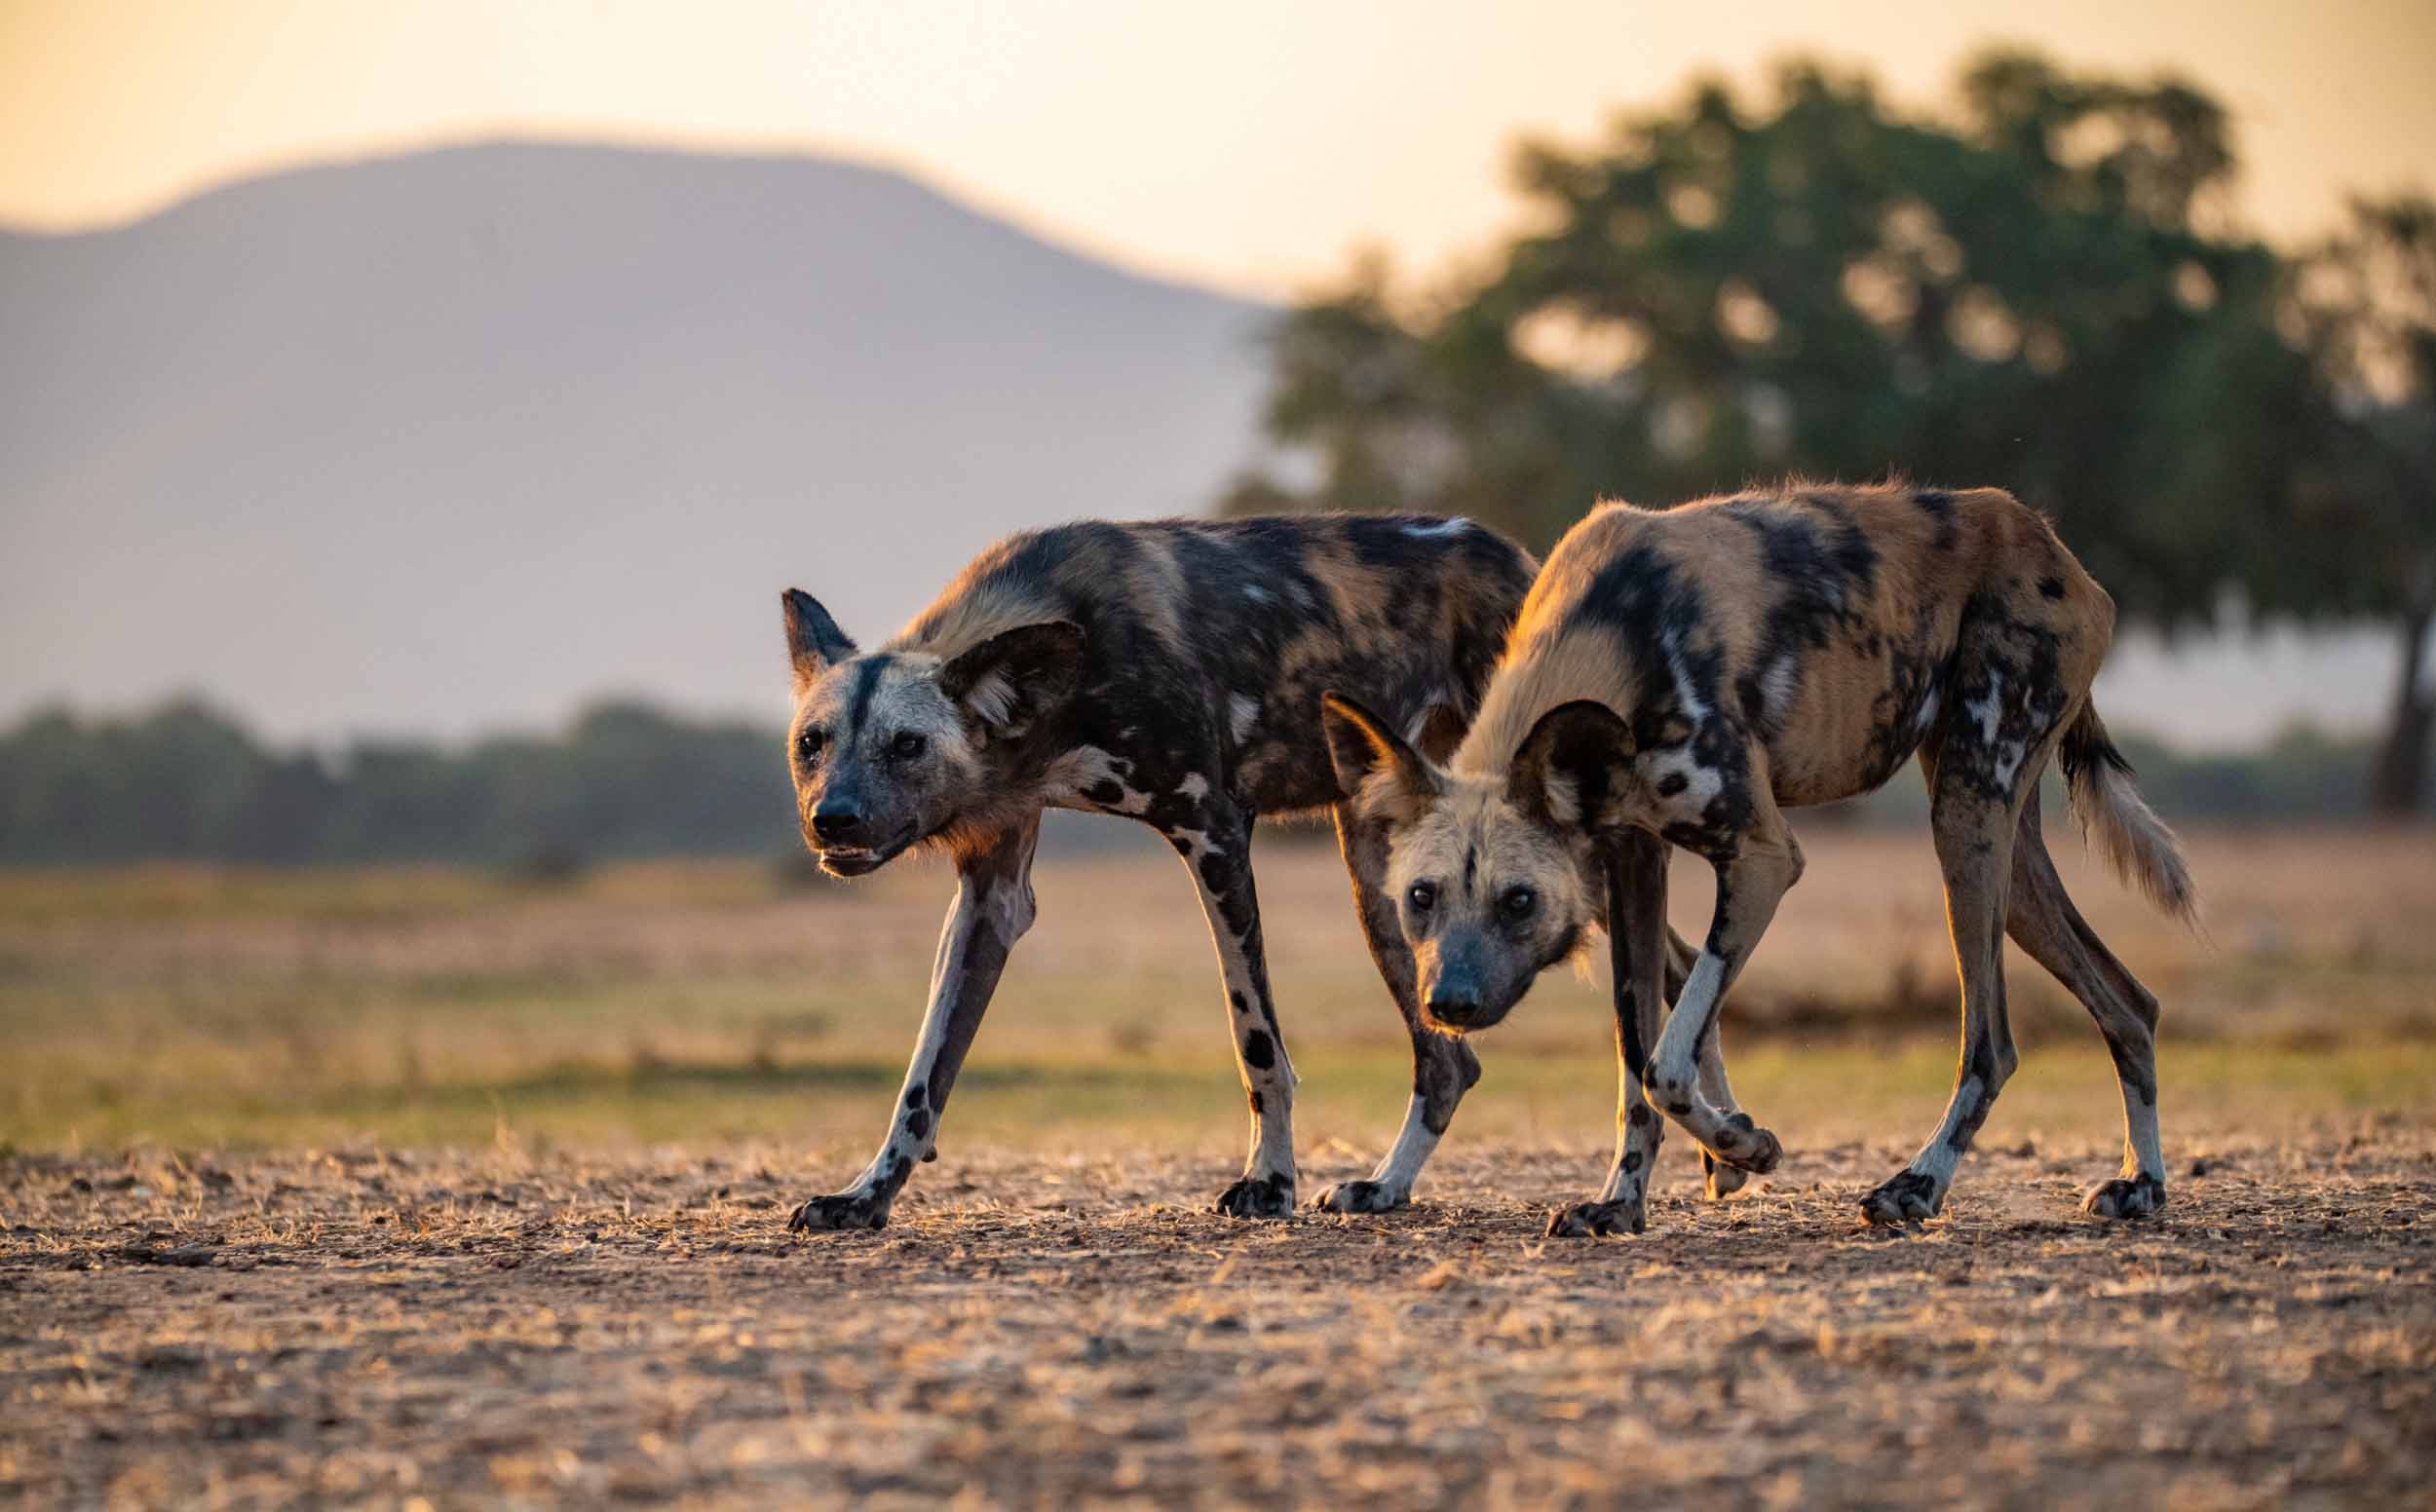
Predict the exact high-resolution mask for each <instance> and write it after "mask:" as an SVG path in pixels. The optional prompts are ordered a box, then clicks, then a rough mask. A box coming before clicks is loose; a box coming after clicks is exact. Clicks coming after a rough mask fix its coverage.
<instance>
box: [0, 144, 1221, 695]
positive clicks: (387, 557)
mask: <svg viewBox="0 0 2436 1512" xmlns="http://www.w3.org/2000/svg"><path fill="white" fill-rule="evenodd" d="M1264 313H1265V312H1264V310H1263V309H1262V307H1260V306H1258V305H1255V304H1250V303H1246V302H1243V301H1239V300H1235V299H1229V298H1223V297H1219V296H1215V295H1212V294H1210V293H1208V292H1205V291H1202V290H1199V289H1194V288H1189V287H1184V286H1180V285H1177V284H1173V283H1160V282H1156V281H1153V280H1148V279H1142V278H1137V277H1133V276H1130V275H1128V274H1125V273H1123V272H1121V271H1119V270H1117V269H1114V268H1112V267H1110V266H1107V265H1105V264H1103V263H1099V262H1096V261H1093V260H1090V259H1088V258H1085V257H1083V256H1079V255H1076V254H1074V253H1071V252H1068V251H1064V250H1061V249H1059V248H1057V247H1055V246H1048V245H1047V244H1045V243H1043V242H1041V241H1039V240H1037V239H1034V238H1032V237H1030V236H1027V235H1026V234H1024V233H1022V232H1020V231H1017V230H1015V229H1013V228H1011V227H1009V226H1008V225H1006V224H1004V223H1002V222H999V221H995V220H992V219H990V218H988V217H986V216H983V215H980V214H976V213H974V212H973V211H971V210H969V209H966V208H962V207H960V206H958V205H956V204H954V203H951V202H950V201H948V200H946V199H943V198H942V197H940V196H939V195H937V194H935V193H933V192H932V191H930V190H928V189H925V188H923V187H921V186H920V185H918V184H916V183H914V182H912V181H910V180H908V179H906V178H903V177H901V176H898V175H895V174H893V173H889V172H884V171H879V170H871V169H865V168H858V167H853V166H848V165H845V164H840V163H833V162H825V161H818V160H807V159H743V158H721V157H705V156H697V155H691V154H678V153H663V152H651V151H635V150H625V149H611V148H590V147H565V146H538V145H499V146H482V147H473V148H463V149H453V150H445V151H437V152H431V153H425V154H419V155H415V156H410V157H403V158H397V159H389V160H382V161H374V162H365V163H360V164H353V165H347V166H339V167H326V168H314V169H307V170H298V171H294V172H287V173H282V174H278V175H275V176H271V177H267V178H262V179H257V180H252V181H248V182H245V183H240V184H236V185H232V186H229V187H226V188H223V189H219V190H216V191H213V192H211V193H208V194H205V195H202V196H200V197H198V198H196V199H194V200H191V201H189V202H187V203H185V204H182V205H180V206H178V207H176V208H172V209H170V210H168V211H165V212H163V213H161V214H158V215H155V216H153V217H151V218H149V219H146V220H144V221H142V222H139V223H137V224H134V225H132V226H128V227H125V228H123V229H116V230H110V231H105V232H97V233H93V234H87V235H77V236H68V237H26V236H0V713H5V712H13V711H15V710H17V709H19V708H21V707H23V706H24V705H25V704H27V703H29V702H31V701H34V700H37V699H42V698H45V697H49V696H57V695H67V696H72V697H73V698H74V699H76V701H77V702H78V703H80V704H83V705H86V706H93V705H103V706H109V705H124V704H127V703H130V702H133V701H135V700H137V699H146V698H149V697H151V696H153V695H155V694H157V693H159V692H161V691H164V690H167V689H171V688H178V687H191V688H198V689H203V690H207V691H208V692H209V693H210V694H211V695H213V696H214V697H216V698H219V699H224V700H225V701H227V702H228V703H230V704H231V705H233V706H234V707H236V708H238V709H240V710H242V711H244V712H245V713H246V714H247V715H248V716H250V717H251V718H253V719H255V720H257V721H258V722H260V723H261V724H263V725H265V726H267V727H268V728H270V729H271V730H273V731H275V732H280V733H284V734H300V733H301V734H316V735H321V734H330V733H334V732H338V731H342V730H362V729H373V730H412V731H417V732H462V731H466V730H469V729H473V728H478V727H483V726H489V725H495V724H499V723H506V722H514V723H519V724H530V723H534V722H537V721H540V720H543V719H548V718H551V717H553V716H555V715H558V714H560V713H563V712H564V711H565V710H566V709H568V708H569V707H571V706H573V704H574V703H575V702H576V701H577V700H578V699H580V698H581V697H583V696H585V695H588V694H592V693H596V692H599V691H602V690H633V691H638V692H647V693H650V694H652V695H655V696H659V697H662V698H665V699H671V700H674V701H676V702H678V703H680V704H682V705H684V706H689V707H693V708H704V709H722V708H726V709H745V710H753V711H759V712H763V713H767V712H769V711H770V710H772V709H773V708H774V707H775V706H777V704H778V703H779V702H780V699H781V697H782V692H783V673H782V667H781V663H780V650H779V628H778V624H779V614H778V608H777V594H778V590H779V589H780V587H781V586H785V585H786V584H788V583H800V584H801V585H803V586H806V587H809V588H811V589H813V590H814V591H815V592H817V593H819V594H820V595H822V596H823V597H824V598H826V599H827V601H828V602H829V604H830V606H831V607H832V608H833V609H834V610H835V611H836V612H837V614H838V616H839V618H840V620H841V621H843V622H844V623H845V624H847V625H848V627H849V628H850V629H851V630H853V631H854V632H855V633H856V634H859V635H863V636H865V637H876V636H878V635H881V634H884V633H886V632H887V631H888V630H890V629H893V628H894V626H895V624H898V623H900V622H901V621H902V620H903V619H904V618H906V617H907V616H909V615H910V614H911V613H912V612H913V611H914V610H915V609H917V608H918V607H920V605H921V604H922V603H923V602H925V601H926V600H927V599H928V597H929V596H930V594H931V593H932V592H933V591H934V590H935V589H936V587H937V586H939V585H940V584H941V583H942V582H943V581H944V580H945V579H946V577H947V576H948V575H949V574H950V573H951V572H952V571H953V570H954V569H955V568H956V567H957V566H959V565H961V564H962V562H963V561H964V560H965V559H966V558H968V557H969V556H970V555H971V554H972V552H973V551H974V550H975V549H977V548H979V547H980V546H981V545H982V544H984V543H985V542H986V541H988V540H990V539H991V538H993V537H995V536H997V535H1000V534H1003V533H1004V532H1006V531H1008V530H1010V529H1013V528H1016V527H1018V526H1021V525H1026V524H1034V523H1041V522H1045V521H1049V520H1053V519H1060V518H1066V517H1070V516H1073V515H1076V514H1085V513H1118V514H1148V513H1161V512H1171V511H1180V510H1198V509H1200V508H1204V507H1205V506H1206V505H1207V503H1208V501H1209V499H1210V498H1211V497H1212V496H1213V494H1214V493H1215V492H1216V491H1217V489H1218V488H1219V487H1220V486H1221V484H1222V483H1223V481H1224V479H1225V477H1226V476H1227V474H1228V473H1229V472H1230V471H1231V470H1232V469H1234V468H1235V467H1237V465H1239V464H1240V463H1242V462H1243V461H1245V460H1247V459H1248V458H1249V457H1250V456H1251V454H1252V450H1253V447H1254V445H1255V433H1256V426H1255V412H1256V409H1257V405H1258V401H1259V394H1260V387H1261V365H1260V354H1259V351H1258V349H1257V346H1256V337H1257V332H1258V329H1259V325H1260V321H1261V319H1262V317H1263V315H1264Z"/></svg>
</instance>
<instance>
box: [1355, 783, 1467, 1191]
mask: <svg viewBox="0 0 2436 1512" xmlns="http://www.w3.org/2000/svg"><path fill="white" fill-rule="evenodd" d="M1335 813H1336V821H1337V848H1338V849H1339V850H1340V851H1343V852H1344V855H1345V869H1346V870H1347V871H1348V872H1350V873H1351V875H1352V879H1353V909H1354V912H1355V914H1356V915H1358V916H1359V918H1360V919H1361V925H1362V933H1363V935H1364V936H1365V937H1366V938H1367V939H1368V940H1369V941H1370V959H1371V960H1373V961H1375V962H1377V963H1378V964H1379V974H1380V975H1381V976H1382V977H1384V978H1386V979H1387V984H1388V992H1389V994H1390V995H1391V996H1393V998H1394V999H1395V1006H1396V1010H1397V1011H1398V1012H1400V1013H1401V1014H1403V1015H1404V1030H1405V1033H1406V1034H1408V1035H1409V1036H1411V1037H1412V1041H1413V1098H1412V1101H1411V1103H1409V1104H1408V1105H1406V1107H1405V1110H1404V1127H1403V1129H1402V1130H1401V1131H1400V1132H1399V1133H1397V1135H1396V1136H1395V1143H1394V1144H1393V1145H1392V1146H1390V1147H1389V1150H1388V1153H1387V1157H1386V1158H1385V1159H1383V1160H1381V1161H1380V1162H1379V1168H1378V1169H1377V1170H1375V1171H1373V1172H1371V1173H1370V1176H1369V1179H1368V1180H1365V1181H1349V1182H1339V1183H1338V1184H1337V1185H1336V1186H1333V1187H1331V1188H1329V1189H1328V1190H1327V1191H1323V1192H1321V1193H1320V1194H1319V1203H1318V1205H1319V1206H1320V1207H1321V1208H1324V1209H1326V1210H1327V1211H1329V1212H1332V1213H1384V1212H1387V1211H1388V1210H1389V1209H1390V1208H1397V1207H1401V1206H1403V1205H1404V1204H1405V1203H1406V1202H1409V1201H1411V1200H1412V1195H1413V1180H1414V1178H1415V1177H1417V1176H1419V1175H1420V1174H1421V1168H1422V1166H1423V1165H1424V1164H1425V1163H1427V1160H1428V1159H1429V1155H1430V1153H1431V1152H1432V1151H1434V1150H1436V1149H1437V1148H1438V1141H1439V1139H1440V1138H1441V1137H1443V1136H1444V1135H1445V1133H1446V1126H1447V1124H1448V1122H1449V1121H1450V1120H1451V1119H1453V1118H1454V1116H1455V1106H1456V1104H1458V1103H1460V1102H1462V1101H1463V1099H1464V1094H1465V1092H1467V1091H1469V1090H1470V1089H1471V1086H1472V1084H1473V1083H1474V1082H1476V1081H1478V1080H1479V1079H1480V1058H1479V1057H1478V1056H1477V1055H1474V1054H1473V1053H1472V1049H1471V1046H1470V1045H1468V1044H1465V1042H1464V1041H1463V1040H1459V1039H1457V1038H1456V1037H1455V1036H1453V1035H1444V1034H1440V1033H1438V1032H1437V1031H1436V1030H1434V1029H1431V1028H1430V1027H1428V1025H1427V1024H1425V1023H1423V1022H1422V1017H1421V995H1420V993H1419V991H1418V990H1417V988H1416V987H1415V981H1416V978H1417V973H1416V971H1415V969H1414V965H1413V953H1412V949H1411V947H1410V946H1408V945H1406V944H1405V942H1404V930H1403V926H1401V925H1400V924H1399V923H1398V922H1397V920H1396V917H1395V900H1394V899H1392V898H1390V897H1389V896H1388V895H1387V892H1386V887H1385V879H1386V877H1387V869H1388V838H1387V832H1386V829H1385V828H1384V826H1381V825H1378V824H1368V825H1365V824H1362V823H1361V822H1360V821H1359V820H1357V819H1356V818H1355V817H1354V816H1353V813H1352V808H1351V805H1349V804H1343V803H1340V804H1338V805H1337V806H1336V810H1335Z"/></svg>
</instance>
